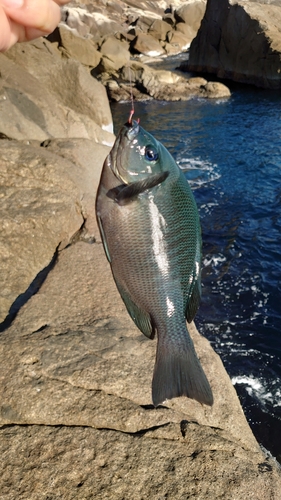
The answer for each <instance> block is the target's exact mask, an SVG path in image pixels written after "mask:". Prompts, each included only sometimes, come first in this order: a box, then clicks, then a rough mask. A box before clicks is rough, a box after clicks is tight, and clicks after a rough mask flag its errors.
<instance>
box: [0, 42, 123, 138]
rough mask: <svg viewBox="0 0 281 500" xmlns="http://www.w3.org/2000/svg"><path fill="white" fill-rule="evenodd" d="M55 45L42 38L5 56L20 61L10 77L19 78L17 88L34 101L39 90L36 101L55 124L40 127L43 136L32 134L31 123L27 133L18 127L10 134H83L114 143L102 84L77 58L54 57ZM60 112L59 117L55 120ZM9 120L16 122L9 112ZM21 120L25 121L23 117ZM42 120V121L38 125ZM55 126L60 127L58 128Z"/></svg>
mask: <svg viewBox="0 0 281 500" xmlns="http://www.w3.org/2000/svg"><path fill="white" fill-rule="evenodd" d="M52 46H53V44H52V43H50V42H48V41H47V40H43V39H40V40H35V41H34V42H28V43H23V44H18V45H15V46H14V47H13V48H12V49H10V50H9V51H8V52H7V53H5V56H2V57H8V58H10V59H12V60H13V61H14V62H15V63H16V64H17V65H16V66H13V76H12V78H10V80H11V79H12V80H13V81H14V80H15V78H16V79H17V81H18V82H19V83H17V88H19V89H20V91H21V93H27V95H28V98H29V99H30V100H32V101H33V100H34V99H35V96H36V95H37V94H38V98H37V101H36V105H38V106H39V107H40V109H41V111H42V110H44V116H48V115H50V127H51V126H52V128H50V131H49V130H48V129H47V130H43V132H41V131H40V133H41V135H40V137H39V136H38V134H37V135H36V134H35V132H34V134H33V135H31V130H32V127H31V125H30V131H28V127H27V126H26V130H25V131H24V133H22V134H20V133H19V132H18V133H16V131H15V133H14V134H13V135H11V137H14V138H16V139H26V138H27V139H38V140H44V139H47V138H48V137H59V138H62V137H84V138H93V139H94V140H96V141H97V142H103V143H105V144H112V142H113V135H112V130H113V125H112V116H111V111H110V107H109V104H108V99H107V96H106V91H105V89H104V87H103V85H102V84H101V83H99V82H98V81H97V80H96V79H95V78H93V77H92V76H91V75H90V73H89V71H88V70H87V69H86V68H84V66H83V65H82V64H80V63H79V62H78V61H75V60H73V59H61V57H56V56H55V57H54V55H53V52H52V50H53V48H52ZM50 47H51V48H50ZM6 64H8V63H6ZM10 64H12V63H10ZM1 66H2V65H1ZM50 67H52V71H51V72H50V69H49V68H50ZM23 68H24V69H23ZM15 71H17V73H15ZM27 71H28V73H27ZM9 74H11V69H10V68H9V67H7V75H9ZM25 79H26V84H25ZM33 89H34V90H33ZM74 89H75V92H74ZM58 101H59V102H58ZM26 106H27V105H26ZM45 110H46V111H45ZM28 113H29V111H28V110H27V111H24V115H25V114H27V116H29V115H28ZM57 114H58V115H59V118H58V119H57V120H56V115H57ZM36 116H37V115H36ZM38 120H39V118H38ZM38 120H37V121H38ZM45 120H46V118H45ZM7 121H8V122H9V124H12V123H13V122H12V121H11V120H8V115H7ZM14 121H15V120H14ZM41 121H42V119H41ZM65 122H66V124H65ZM22 123H25V122H24V120H22ZM29 123H30V122H29ZM40 123H41V122H40V121H39V125H40ZM55 126H56V127H57V128H58V130H59V131H56V130H55ZM45 128H46V127H45ZM41 129H42V126H41ZM36 130H37V129H36ZM4 133H5V130H4ZM7 135H9V134H7Z"/></svg>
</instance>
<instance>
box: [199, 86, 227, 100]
mask: <svg viewBox="0 0 281 500" xmlns="http://www.w3.org/2000/svg"><path fill="white" fill-rule="evenodd" d="M201 89H202V95H203V96H204V97H209V98H211V99H220V98H225V97H230V96H231V93H230V90H229V88H228V87H226V85H224V84H223V83H220V82H208V83H206V85H202V86H201Z"/></svg>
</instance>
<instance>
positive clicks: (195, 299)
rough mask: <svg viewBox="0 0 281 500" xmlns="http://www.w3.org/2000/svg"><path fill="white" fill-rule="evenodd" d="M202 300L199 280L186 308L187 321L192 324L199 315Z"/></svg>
mask: <svg viewBox="0 0 281 500" xmlns="http://www.w3.org/2000/svg"><path fill="white" fill-rule="evenodd" d="M200 299H201V283H200V280H199V279H197V281H196V283H195V285H194V288H193V291H192V294H191V297H190V299H189V300H188V302H187V307H186V313H185V316H186V319H187V321H188V323H191V321H192V320H193V318H194V316H195V314H196V313H197V310H198V307H199V304H200Z"/></svg>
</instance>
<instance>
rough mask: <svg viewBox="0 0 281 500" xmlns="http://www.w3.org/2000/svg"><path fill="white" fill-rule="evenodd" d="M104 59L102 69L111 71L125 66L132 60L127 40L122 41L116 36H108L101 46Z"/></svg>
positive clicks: (101, 64)
mask: <svg viewBox="0 0 281 500" xmlns="http://www.w3.org/2000/svg"><path fill="white" fill-rule="evenodd" d="M100 53H101V56H102V60H101V63H100V67H99V69H100V71H102V72H103V71H104V72H111V71H117V70H118V69H120V68H122V67H123V66H125V65H126V64H127V63H128V62H129V60H130V52H129V45H128V43H127V42H126V41H123V42H121V41H120V40H117V39H116V38H115V37H114V36H110V37H108V38H107V39H106V40H105V41H104V42H103V44H102V45H101V48H100Z"/></svg>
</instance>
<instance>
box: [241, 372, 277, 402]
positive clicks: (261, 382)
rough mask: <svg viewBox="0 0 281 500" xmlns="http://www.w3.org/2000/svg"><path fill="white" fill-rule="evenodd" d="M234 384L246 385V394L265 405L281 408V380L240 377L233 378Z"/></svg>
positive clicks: (251, 376)
mask: <svg viewBox="0 0 281 500" xmlns="http://www.w3.org/2000/svg"><path fill="white" fill-rule="evenodd" d="M231 381H232V384H233V385H234V386H235V385H244V386H245V390H246V392H247V393H248V394H249V396H251V397H255V398H256V399H258V400H259V401H260V402H261V403H263V404H270V405H271V406H273V407H274V408H277V407H281V389H280V385H281V384H280V382H281V380H280V379H279V378H278V379H275V380H266V379H264V378H262V377H261V378H256V377H254V376H253V375H250V376H247V375H238V376H236V377H232V379H231Z"/></svg>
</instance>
